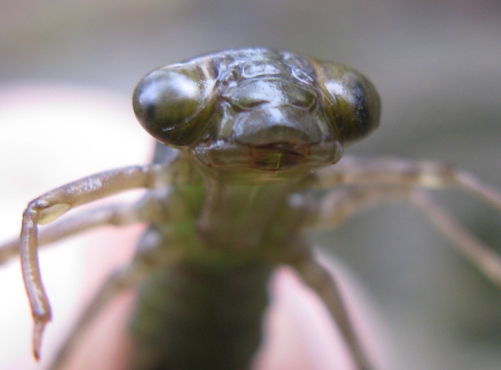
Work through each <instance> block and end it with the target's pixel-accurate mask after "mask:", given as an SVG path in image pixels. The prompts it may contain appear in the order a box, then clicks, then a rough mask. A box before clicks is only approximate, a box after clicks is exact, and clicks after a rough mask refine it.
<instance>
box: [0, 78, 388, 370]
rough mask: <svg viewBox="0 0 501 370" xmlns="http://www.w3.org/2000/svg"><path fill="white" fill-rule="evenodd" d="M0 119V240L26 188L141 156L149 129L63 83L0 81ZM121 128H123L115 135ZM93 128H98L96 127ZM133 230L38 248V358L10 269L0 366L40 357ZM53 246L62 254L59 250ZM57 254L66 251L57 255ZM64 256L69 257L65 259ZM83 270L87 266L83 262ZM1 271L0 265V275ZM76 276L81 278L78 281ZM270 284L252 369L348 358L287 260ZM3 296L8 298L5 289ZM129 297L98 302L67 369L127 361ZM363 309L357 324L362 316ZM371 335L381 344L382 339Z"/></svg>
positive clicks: (324, 364)
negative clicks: (11, 289)
mask: <svg viewBox="0 0 501 370" xmlns="http://www.w3.org/2000/svg"><path fill="white" fill-rule="evenodd" d="M0 120H1V122H2V126H1V127H0V144H1V148H2V155H3V156H7V158H5V157H4V158H3V162H0V171H1V173H2V178H3V179H4V180H1V182H0V189H1V192H0V196H1V199H7V200H6V201H5V202H3V204H4V205H5V206H4V207H2V209H0V218H1V220H0V221H1V222H2V223H1V225H2V228H1V234H0V240H6V239H7V238H9V237H12V236H13V235H15V233H16V232H17V230H18V229H19V227H20V215H21V212H22V208H23V207H24V205H25V204H26V203H27V202H28V201H29V200H30V199H31V198H33V197H35V196H37V195H39V194H41V193H42V192H44V191H47V190H49V189H51V188H53V187H55V186H58V185H61V184H63V183H66V182H69V181H71V180H74V179H77V178H79V177H83V176H86V175H89V174H92V173H95V172H98V171H102V170H105V169H110V168H115V167H119V166H124V165H129V164H138V163H144V162H145V161H146V160H147V157H148V154H147V153H148V151H149V147H150V145H151V141H149V140H148V135H147V134H145V133H143V132H142V130H141V128H140V127H139V125H137V124H135V123H134V117H133V113H132V110H131V108H130V100H129V97H124V96H116V95H112V94H109V93H104V92H101V91H95V90H94V91H93V90H89V89H77V88H74V87H71V88H69V87H61V86H10V87H7V88H6V89H4V90H0ZM118 130H120V131H119V132H120V136H119V139H118V140H117V135H116V133H117V132H118ZM96 133H99V136H97V135H96ZM16 140H18V141H16ZM110 143H111V144H110ZM108 145H112V146H113V148H114V151H113V152H110V151H109V147H108ZM61 169H63V170H61ZM15 179H17V181H16V180H15ZM13 184H14V185H13ZM140 232H141V227H140V226H133V227H132V228H128V229H120V230H119V231H97V232H92V233H90V234H89V235H87V236H85V237H84V238H79V239H76V242H75V241H71V240H68V242H64V243H62V244H64V246H62V245H61V247H58V248H57V250H56V249H55V250H54V251H51V252H49V253H46V254H45V253H42V259H41V260H42V262H41V263H42V273H43V276H44V279H45V281H46V283H47V289H48V293H49V296H50V298H51V299H52V305H53V312H54V320H53V323H51V324H50V325H48V330H47V333H46V337H45V341H44V346H43V348H42V361H41V365H37V364H35V363H34V360H32V358H31V356H30V354H29V344H30V340H29V335H30V329H29V327H28V326H27V323H29V324H31V323H30V317H29V313H28V309H27V305H28V303H27V300H26V299H25V298H24V297H23V298H21V299H20V298H19V297H20V296H23V295H24V291H23V288H22V287H21V285H20V284H19V283H20V279H21V277H20V274H19V272H18V271H15V273H14V277H9V278H8V279H9V282H12V284H10V285H14V284H16V293H15V294H18V298H16V299H17V301H19V302H20V303H16V304H20V308H19V313H17V316H16V318H15V320H17V321H19V322H20V323H22V324H19V327H21V326H22V330H21V329H19V333H18V335H19V336H22V337H23V339H24V338H26V339H25V340H23V342H24V341H25V342H26V344H25V346H24V347H23V349H21V350H19V354H18V355H14V354H13V356H14V357H15V358H10V359H7V360H5V361H4V362H2V363H0V369H2V370H5V369H19V368H23V369H27V370H28V369H40V368H43V367H46V366H47V364H48V362H49V359H50V358H51V356H52V353H53V352H54V351H55V350H56V348H57V342H58V341H60V340H61V338H64V333H65V331H67V330H69V327H70V324H69V322H71V320H74V319H75V316H76V315H75V314H74V312H75V310H77V309H78V307H79V306H81V305H84V304H85V303H84V302H85V301H86V300H88V299H89V298H90V297H91V296H92V292H94V291H95V289H96V287H97V286H99V284H100V282H101V281H102V279H103V278H104V277H105V276H106V275H107V273H109V271H111V270H112V269H113V268H114V267H117V266H120V265H123V264H124V263H126V261H127V260H128V259H129V258H130V254H131V253H132V250H133V247H134V243H135V240H137V237H138V235H139V234H140ZM79 244H84V245H83V246H82V245H79ZM71 250H77V252H76V253H77V255H76V257H71V256H70V257H68V255H67V254H68V253H71ZM78 251H80V252H78ZM82 251H84V252H82ZM87 251H88V252H87ZM78 253H80V254H78ZM82 253H87V254H88V255H87V259H86V260H85V261H84V262H81V260H82V259H81V258H80V257H81V256H82ZM44 255H47V257H44ZM49 255H50V256H49ZM59 255H63V257H58V256H59ZM65 256H66V257H65ZM57 258H66V259H64V260H62V261H61V259H59V260H57ZM68 258H69V259H70V261H69V262H68ZM50 259H56V262H54V266H55V267H47V266H46V267H45V268H44V265H48V266H50V265H49V263H50V262H45V261H46V260H50ZM82 263H83V264H84V268H82ZM11 264H13V263H12V262H11ZM14 264H15V263H14ZM8 266H10V264H9V265H8ZM62 266H63V267H64V266H70V267H66V269H64V268H63V267H62ZM71 266H75V267H71ZM68 269H69V270H70V271H69V272H71V271H72V269H74V270H76V272H77V273H76V275H78V276H77V277H74V279H76V281H77V282H76V283H74V285H73V286H72V288H70V291H71V293H72V294H73V296H74V297H76V298H74V299H76V300H77V303H75V302H73V303H70V304H68V310H69V311H70V313H64V312H61V311H62V310H63V308H62V307H61V305H58V303H57V302H58V300H59V298H57V297H58V293H59V295H62V296H64V295H68V294H67V293H68V292H67V291H66V293H65V291H64V289H65V288H64V287H62V288H60V289H61V290H63V292H59V291H58V287H57V282H61V281H63V282H64V281H65V280H67V279H72V278H73V277H71V276H67V275H65V274H67V273H69V272H68V271H67V270H68ZM14 270H15V269H14ZM80 270H87V273H85V274H83V273H82V272H81V271H80ZM89 270H91V272H92V273H90V272H88V271H89ZM343 270H344V269H343V268H342V267H341V268H339V267H337V268H336V271H337V274H336V275H339V277H340V279H341V281H342V283H343V284H342V285H343V286H342V287H343V288H344V289H343V290H344V291H346V293H347V295H348V300H349V301H350V302H349V304H350V305H349V306H350V310H351V311H353V312H354V315H355V316H356V319H355V321H356V322H357V324H358V325H357V326H358V327H361V328H363V330H361V332H362V337H364V338H365V339H367V338H380V336H375V335H373V334H371V333H374V331H373V329H372V328H369V327H368V325H367V324H366V323H365V322H366V321H368V322H370V321H371V320H372V319H371V318H372V316H373V315H368V312H367V311H368V310H370V304H367V303H366V302H364V303H361V301H360V297H359V296H357V295H356V294H355V295H354V294H353V292H355V291H356V288H354V286H353V283H352V282H350V281H349V279H348V275H347V274H346V273H344V272H342V271H343ZM340 271H341V272H342V273H340ZM78 272H80V273H78ZM0 273H1V271H0ZM73 275H75V274H73ZM84 275H85V276H84ZM51 276H53V277H51ZM1 279H2V275H0V283H1ZM54 281H55V283H54ZM80 282H83V283H82V284H83V285H84V286H83V287H82V286H81V284H80ZM51 284H52V285H51ZM10 285H9V286H10ZM17 285H19V286H17ZM66 289H68V288H66ZM77 289H81V292H80V293H78V292H77V291H76V290H77ZM19 290H20V292H19ZM270 292H271V295H272V302H273V305H272V306H271V309H270V311H269V313H268V316H267V321H266V328H265V340H264V342H265V343H266V345H265V346H264V347H263V349H262V351H261V352H260V354H259V356H258V357H257V358H256V363H255V368H256V369H259V370H272V369H277V370H278V369H284V368H286V369H289V370H295V369H297V370H300V369H301V370H304V369H312V370H313V369H315V370H317V369H318V370H320V369H325V370H328V369H333V368H336V369H351V368H352V364H351V360H350V358H349V356H348V355H347V353H346V350H345V348H344V345H343V342H342V340H341V338H340V336H339V333H338V332H337V331H336V329H335V326H334V325H333V323H332V321H331V319H330V318H329V316H328V314H327V312H326V311H325V309H324V307H323V306H322V305H321V303H320V302H319V300H318V298H317V297H316V296H315V295H314V294H312V292H311V291H309V290H308V289H306V288H305V287H304V286H303V285H302V284H301V283H300V282H299V280H298V278H297V277H296V276H295V274H294V273H293V272H292V271H291V270H290V269H289V268H285V267H283V268H280V269H279V270H277V273H276V274H275V276H274V278H273V281H272V283H271V288H270ZM13 294H14V293H13ZM4 297H6V299H9V297H8V296H4ZM132 299H133V292H128V293H126V294H123V295H121V296H120V297H118V298H117V299H116V300H115V301H114V302H113V303H112V304H111V305H110V306H109V307H107V308H106V309H105V310H104V312H103V313H102V315H100V317H99V318H98V319H97V320H96V321H95V322H94V323H93V325H92V326H91V327H90V328H89V330H88V331H87V332H86V333H85V335H84V337H83V338H82V340H81V342H80V345H79V346H78V348H77V349H76V350H75V352H74V354H73V356H72V357H71V359H70V361H69V363H68V364H67V367H66V368H67V369H71V370H79V369H89V368H91V369H93V370H100V369H103V370H104V369H107V370H112V369H123V368H126V363H127V354H128V353H129V351H130V345H131V343H130V339H129V338H128V336H127V334H126V321H127V315H128V312H129V309H130V305H131V302H132ZM17 301H16V302H17ZM12 302H13V301H12ZM78 302H79V303H78ZM1 314H2V311H1V310H0V315H1ZM65 315H67V317H66V316H65ZM65 317H66V318H65ZM362 318H363V321H364V324H361V323H360V321H362ZM2 320H6V321H8V320H11V319H10V318H9V317H6V316H5V315H4V316H0V324H1V323H2V322H5V321H2ZM17 321H16V322H17ZM58 327H59V328H58ZM2 332H3V330H2ZM9 336H12V334H10V335H1V336H0V341H9V340H11V339H12V338H10V339H9ZM365 342H367V344H368V346H369V347H370V350H371V353H377V354H378V356H376V358H377V359H378V363H381V361H382V360H381V359H380V357H381V356H380V350H375V349H374V348H373V347H374V341H373V340H365ZM375 344H376V346H377V347H380V346H381V343H380V339H379V340H378V341H377V343H375ZM0 361H2V359H0ZM382 368H386V367H384V366H383V367H382Z"/></svg>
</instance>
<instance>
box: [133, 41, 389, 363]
mask: <svg viewBox="0 0 501 370" xmlns="http://www.w3.org/2000/svg"><path fill="white" fill-rule="evenodd" d="M133 105H134V110H135V113H136V116H137V118H138V120H139V122H140V123H141V124H142V125H143V126H144V128H145V129H146V130H147V131H148V132H149V133H150V134H151V135H153V136H154V137H155V138H156V139H157V140H159V141H160V142H161V143H163V144H165V145H167V146H171V147H174V148H176V149H177V151H176V153H175V154H173V153H172V150H171V149H169V148H167V147H164V146H163V145H162V144H158V145H157V149H156V154H155V159H154V162H155V163H159V164H162V163H169V164H168V166H167V167H168V169H167V172H169V173H171V174H172V176H171V177H172V178H173V179H174V180H173V182H170V183H167V184H166V188H165V189H160V190H158V191H156V192H157V195H155V196H154V197H156V203H155V205H154V206H152V207H153V208H155V210H154V211H151V213H154V214H155V216H154V217H152V218H154V219H156V221H155V220H153V221H152V222H151V226H150V227H149V229H148V231H147V233H146V234H145V236H144V238H143V240H142V242H141V245H140V251H141V253H140V254H141V256H142V258H144V255H145V253H144V251H145V250H146V251H149V250H151V260H152V261H154V262H153V264H156V265H159V266H160V267H158V268H156V269H153V270H154V271H153V272H152V274H151V276H150V278H149V279H148V282H147V283H146V285H145V286H144V287H143V289H142V292H141V294H140V297H139V300H138V304H137V308H136V313H135V317H134V320H133V323H132V329H133V333H134V335H135V337H136V338H137V352H136V360H135V365H134V366H135V369H143V370H145V369H175V370H177V369H179V370H191V369H193V370H194V369H197V370H199V369H218V370H222V369H228V370H236V369H246V368H249V367H250V366H251V364H252V357H253V355H254V354H255V353H256V351H257V349H258V346H259V342H260V335H261V326H262V318H263V314H264V312H265V307H266V301H267V281H268V280H269V277H270V275H271V272H272V270H273V268H274V267H276V265H277V264H280V263H288V262H290V260H293V259H294V258H295V256H296V257H297V256H298V255H299V254H301V253H303V255H304V253H310V249H309V248H308V247H307V244H306V242H305V241H304V240H303V238H302V236H301V234H300V233H301V229H302V228H303V226H304V225H305V224H307V223H308V222H310V221H311V220H312V219H314V217H313V216H314V214H315V208H316V203H315V201H313V199H312V198H309V197H307V196H305V193H303V192H304V191H305V189H307V188H310V186H311V184H312V181H314V172H315V170H317V169H320V168H323V167H326V166H330V165H332V164H334V163H335V162H337V161H338V160H339V159H340V157H341V154H342V147H343V145H346V144H350V143H352V142H355V141H357V140H359V139H361V138H362V137H364V136H366V135H368V134H369V133H370V132H371V131H372V130H374V129H375V128H376V127H377V126H378V123H379V110H380V107H379V98H378V96H377V93H376V92H375V89H374V87H373V86H372V84H371V83H370V82H369V81H368V80H367V79H366V78H365V77H363V76H362V75H360V74H359V73H358V72H356V71H354V70H352V69H350V68H347V67H344V66H341V65H335V64H328V63H321V62H317V61H314V60H312V59H309V58H306V57H303V56H300V55H297V54H294V53H290V52H286V51H279V50H269V49H263V48H249V49H235V50H226V51H223V52H220V53H214V54H209V55H206V56H202V57H199V58H194V59H191V60H188V61H186V62H183V63H178V64H174V65H170V66H166V67H162V68H159V69H157V70H155V71H153V72H151V73H150V74H148V75H146V76H145V77H144V78H143V79H142V80H141V82H140V83H139V84H138V86H137V87H136V90H135V92H134V97H133ZM176 173H177V174H179V173H183V174H184V175H182V176H176ZM147 196H148V195H147ZM150 196H151V194H150ZM150 218H151V217H150ZM164 253H166V254H169V255H170V256H172V254H174V255H177V256H178V258H177V261H178V262H177V263H174V264H173V265H172V264H168V266H167V267H166V265H167V264H163V266H162V263H161V262H159V261H161V260H162V258H163V257H162V256H163V255H164Z"/></svg>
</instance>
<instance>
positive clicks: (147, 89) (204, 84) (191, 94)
mask: <svg viewBox="0 0 501 370" xmlns="http://www.w3.org/2000/svg"><path fill="white" fill-rule="evenodd" d="M213 86H214V80H213V79H212V78H210V77H209V76H208V72H207V71H206V70H204V69H203V68H202V66H201V65H199V64H196V63H184V64H175V65H172V66H167V67H163V68H160V69H157V70H155V71H153V72H151V73H149V74H148V75H146V76H145V77H144V78H143V79H142V80H141V81H140V82H139V84H138V85H137V86H136V89H135V91H134V95H133V102H132V104H133V107H134V112H135V114H136V117H137V119H138V120H139V122H140V123H141V125H142V126H143V127H144V128H145V129H146V131H148V132H149V133H150V134H151V135H152V136H153V137H155V138H156V139H157V140H159V141H161V142H162V143H164V144H167V145H175V146H185V145H190V144H191V143H193V142H194V141H195V140H196V139H197V138H198V137H199V135H201V133H202V132H203V131H204V129H205V125H206V123H205V121H206V120H204V119H203V118H205V116H206V115H204V114H203V112H204V111H206V109H205V108H206V107H207V105H208V103H209V101H210V99H211V96H212V89H213ZM202 116H203V117H202Z"/></svg>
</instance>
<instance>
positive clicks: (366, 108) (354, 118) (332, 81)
mask: <svg viewBox="0 0 501 370" xmlns="http://www.w3.org/2000/svg"><path fill="white" fill-rule="evenodd" d="M314 68H315V72H316V74H317V81H318V84H319V87H320V89H321V90H322V92H323V93H324V98H325V100H326V102H325V107H326V109H327V110H328V114H329V116H330V118H331V119H332V122H333V124H334V125H335V126H336V127H337V129H338V130H339V134H340V136H341V140H342V141H343V144H344V145H345V146H346V145H350V144H352V143H354V142H356V141H358V140H361V139H363V138H364V137H366V136H367V135H369V134H370V133H371V132H372V131H374V130H375V129H376V128H377V127H378V126H379V118H380V115H381V101H380V99H379V95H378V93H377V91H376V88H375V87H374V86H373V85H372V83H371V82H370V81H369V80H368V79H367V78H366V77H365V76H363V75H361V74H360V73H359V72H357V71H355V70H353V69H351V68H348V67H345V66H343V65H339V64H329V63H314Z"/></svg>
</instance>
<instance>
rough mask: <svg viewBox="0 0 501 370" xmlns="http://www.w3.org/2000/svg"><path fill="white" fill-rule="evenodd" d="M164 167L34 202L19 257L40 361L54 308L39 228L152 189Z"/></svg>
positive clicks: (104, 177) (74, 186)
mask: <svg viewBox="0 0 501 370" xmlns="http://www.w3.org/2000/svg"><path fill="white" fill-rule="evenodd" d="M162 170H165V168H163V166H160V165H152V166H135V167H126V168H123V169H118V170H113V171H107V172H102V173H99V174H96V175H94V176H89V177H86V178H83V179H80V180H77V181H75V182H72V183H70V184H67V185H65V186H62V187H60V188H57V189H55V190H52V191H50V192H48V193H46V194H44V195H42V196H41V197H39V198H37V199H34V200H33V201H31V202H30V203H29V204H28V207H27V209H26V210H25V211H24V214H23V221H22V229H21V240H20V255H21V267H22V273H23V278H24V282H25V287H26V292H27V294H28V297H29V300H30V306H31V311H32V316H33V319H34V321H35V326H34V331H33V352H34V355H35V357H36V358H37V359H38V358H39V357H40V346H41V338H42V333H43V330H44V327H45V325H46V324H47V322H49V321H50V320H51V308H50V304H49V300H48V297H47V294H46V292H45V289H44V286H43V283H42V279H41V275H40V267H39V262H38V244H39V243H38V225H39V224H44V223H47V222H51V221H53V220H55V219H56V218H58V217H60V216H61V215H63V214H64V213H66V212H67V211H68V210H70V209H71V208H73V207H75V206H78V205H82V204H85V203H89V202H91V201H94V200H97V199H100V198H103V197H106V196H109V195H112V194H116V193H118V192H121V191H125V190H130V189H135V188H153V187H154V186H155V185H157V184H158V183H159V182H160V180H159V179H162V178H163V172H162Z"/></svg>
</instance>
